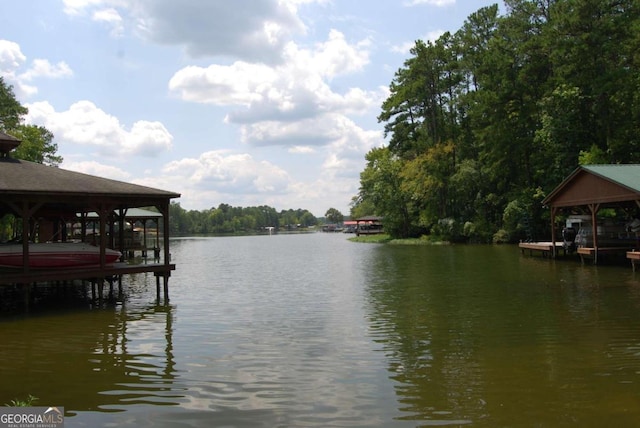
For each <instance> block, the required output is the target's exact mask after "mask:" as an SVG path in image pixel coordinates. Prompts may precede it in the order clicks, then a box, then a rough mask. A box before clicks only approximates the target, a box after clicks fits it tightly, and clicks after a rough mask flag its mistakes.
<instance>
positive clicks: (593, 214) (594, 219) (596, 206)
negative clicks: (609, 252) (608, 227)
mask: <svg viewBox="0 0 640 428" xmlns="http://www.w3.org/2000/svg"><path fill="white" fill-rule="evenodd" d="M589 210H591V233H593V264H594V265H596V264H598V218H597V217H598V216H597V214H598V210H600V204H589Z"/></svg>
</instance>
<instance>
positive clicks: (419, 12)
mask: <svg viewBox="0 0 640 428" xmlns="http://www.w3.org/2000/svg"><path fill="white" fill-rule="evenodd" d="M494 3H496V1H486V0H406V1H405V0H395V1H392V0H367V1H365V0H236V1H226V0H225V1H223V0H180V1H176V0H23V1H4V2H2V4H1V5H0V28H1V31H0V75H1V76H2V77H3V78H4V80H5V83H7V84H10V85H12V86H13V91H14V93H15V95H16V98H17V99H18V101H19V102H20V103H22V105H24V106H25V107H27V108H28V109H29V114H28V115H27V117H26V118H25V122H26V123H29V124H35V125H41V126H45V127H46V128H47V129H48V130H50V131H51V132H52V133H53V134H54V142H55V143H56V144H57V145H58V154H59V155H60V156H62V157H63V158H64V161H63V163H62V164H61V165H60V167H61V168H64V169H68V170H73V171H78V172H84V173H87V174H92V175H97V176H100V177H105V178H110V179H115V180H120V181H126V182H130V183H135V184H140V185H144V186H150V187H154V188H159V189H163V190H168V191H172V192H176V193H180V194H181V197H180V198H179V199H177V200H175V201H176V202H179V203H180V205H181V207H182V208H184V209H187V210H206V209H210V208H215V207H217V206H219V205H220V204H222V203H224V204H229V205H232V206H242V207H249V206H259V205H268V206H271V207H273V208H275V209H276V210H278V211H281V210H288V209H294V210H295V209H307V210H309V211H310V212H311V213H312V214H314V215H315V216H317V217H322V216H324V214H325V213H326V212H327V210H328V209H330V208H335V209H338V210H339V211H340V212H342V213H343V214H345V215H348V214H349V207H350V203H351V201H352V198H353V197H354V196H355V195H357V193H358V188H359V177H360V173H361V172H362V171H363V169H364V167H365V154H366V153H367V152H368V151H369V150H371V149H372V148H375V147H381V146H384V145H385V138H384V132H383V127H384V124H381V123H378V121H377V116H378V115H379V114H380V111H381V110H380V109H381V105H382V102H383V101H384V100H385V99H386V98H387V96H388V95H389V85H390V83H391V82H392V80H393V78H394V74H395V72H396V71H397V70H398V69H399V68H401V67H402V66H403V63H404V62H405V60H407V59H408V58H410V56H411V55H410V53H409V49H410V48H411V47H412V46H413V45H414V44H415V41H416V40H423V41H426V40H435V39H437V38H438V37H439V36H440V35H441V34H443V33H444V32H446V31H450V32H452V33H453V32H455V31H457V30H459V29H460V28H461V27H462V25H463V23H464V21H465V20H466V19H467V17H468V16H469V15H470V14H471V13H473V12H475V11H477V10H478V9H480V8H481V7H485V6H489V5H491V4H494Z"/></svg>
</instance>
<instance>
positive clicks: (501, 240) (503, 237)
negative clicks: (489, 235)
mask: <svg viewBox="0 0 640 428" xmlns="http://www.w3.org/2000/svg"><path fill="white" fill-rule="evenodd" d="M509 242H511V237H510V236H509V232H507V231H506V230H504V229H500V230H498V231H497V232H496V233H494V234H493V243H494V244H507V243H509Z"/></svg>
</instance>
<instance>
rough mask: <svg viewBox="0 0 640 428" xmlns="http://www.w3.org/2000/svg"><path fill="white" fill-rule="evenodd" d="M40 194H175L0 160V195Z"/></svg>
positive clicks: (132, 195) (176, 195)
mask: <svg viewBox="0 0 640 428" xmlns="http://www.w3.org/2000/svg"><path fill="white" fill-rule="evenodd" d="M25 193H29V194H44V195H51V194H57V195H68V196H75V197H78V196H80V197H81V196H96V195H103V196H106V195H111V196H131V197H136V196H159V197H166V198H177V197H179V196H180V195H179V194H178V193H173V192H168V191H165V190H159V189H154V188H151V187H146V186H139V185H137V184H131V183H125V182H122V181H117V180H110V179H107V178H101V177H96V176H93V175H89V174H82V173H79V172H74V171H69V170H65V169H62V168H57V167H53V166H46V165H42V164H39V163H35V162H28V161H24V160H19V159H12V158H2V159H0V195H9V194H25Z"/></svg>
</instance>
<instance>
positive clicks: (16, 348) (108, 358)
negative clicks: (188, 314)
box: [0, 304, 177, 420]
mask: <svg viewBox="0 0 640 428" xmlns="http://www.w3.org/2000/svg"><path fill="white" fill-rule="evenodd" d="M172 311H173V307H172V306H169V305H166V306H164V305H163V306H156V305H154V304H149V305H147V306H135V307H125V306H122V305H120V306H117V307H106V308H102V309H94V310H86V309H76V310H69V309H67V310H65V311H62V312H48V313H44V314H35V315H31V316H26V317H24V318H21V319H3V320H1V321H0V337H1V339H2V346H1V347H0V361H2V362H3V363H2V364H1V365H0V378H1V379H2V382H1V384H0V385H1V386H0V402H1V403H2V404H4V403H8V402H10V401H11V400H14V399H24V398H26V397H27V396H28V395H34V396H35V397H37V398H38V401H36V402H35V403H34V405H60V406H64V407H65V409H66V410H67V416H68V417H71V416H73V414H75V413H76V412H77V411H78V410H81V411H100V412H118V411H124V410H126V409H127V408H128V407H129V406H132V405H149V404H151V405H154V406H157V405H175V404H177V401H176V395H175V393H174V392H172V388H174V386H173V381H174V380H175V371H174V370H175V361H174V356H173V353H172V335H173V327H172V324H173V314H172ZM45 401H46V402H45ZM69 420H72V419H69Z"/></svg>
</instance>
